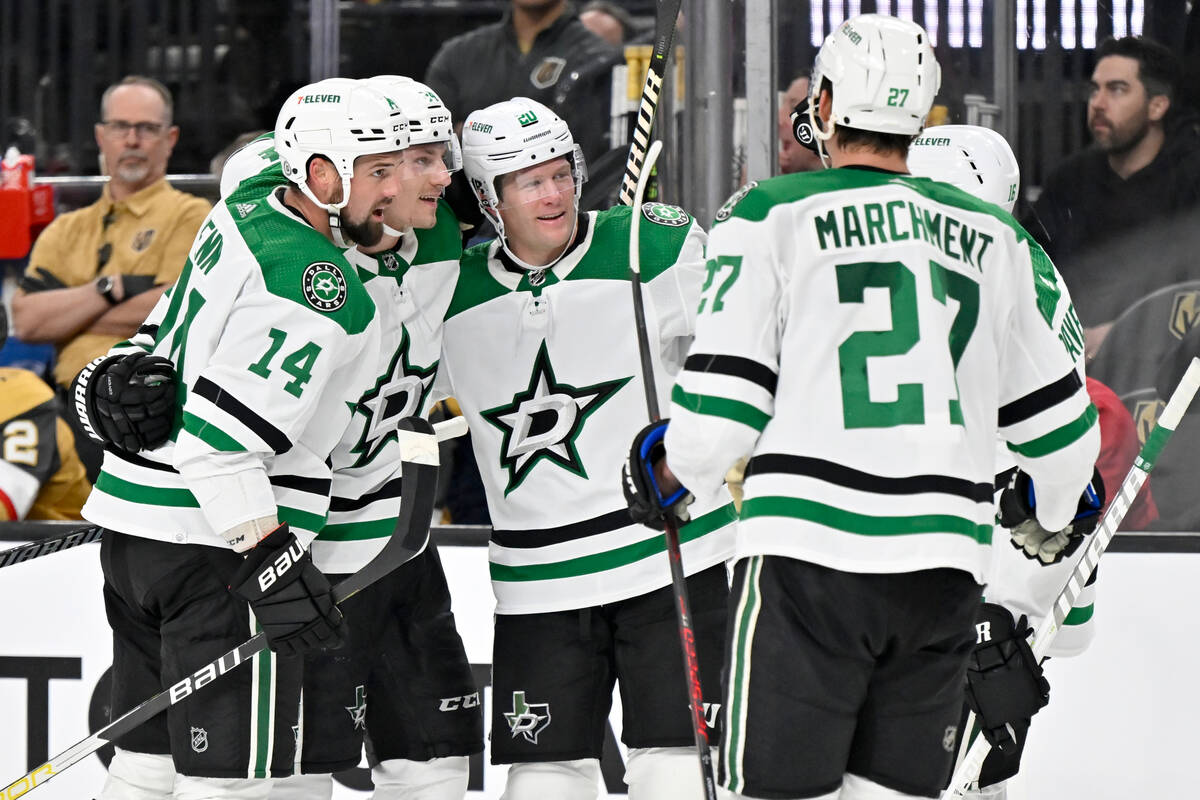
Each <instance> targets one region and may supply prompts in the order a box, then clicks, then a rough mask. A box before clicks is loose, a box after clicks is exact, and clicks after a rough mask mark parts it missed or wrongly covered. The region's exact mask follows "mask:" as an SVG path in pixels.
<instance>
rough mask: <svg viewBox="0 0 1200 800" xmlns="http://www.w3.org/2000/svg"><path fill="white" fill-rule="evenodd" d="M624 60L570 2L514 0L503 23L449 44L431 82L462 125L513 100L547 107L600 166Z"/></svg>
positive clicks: (431, 71)
mask: <svg viewBox="0 0 1200 800" xmlns="http://www.w3.org/2000/svg"><path fill="white" fill-rule="evenodd" d="M621 59H622V54H621V50H620V49H619V48H617V47H614V46H612V45H610V44H609V43H607V42H605V41H604V40H603V39H601V38H600V37H599V36H596V35H595V34H594V33H592V32H591V31H589V30H588V29H587V28H585V27H584V25H583V23H582V22H580V21H579V12H578V9H576V8H575V6H574V5H573V4H572V3H569V2H567V0H512V2H511V5H510V6H509V8H508V10H506V11H505V12H504V16H503V18H501V20H500V21H499V22H496V23H493V24H491V25H485V26H483V27H482V28H476V29H475V30H473V31H468V32H467V33H464V34H462V35H461V36H455V37H454V38H453V39H450V40H448V41H447V42H446V43H445V44H443V45H442V47H441V49H440V50H438V52H437V54H436V55H434V57H433V61H431V62H430V64H429V68H428V70H427V71H426V73H425V83H427V84H429V86H430V88H432V89H433V90H434V91H435V92H437V93H438V94H439V95H441V98H442V100H443V101H444V102H445V104H446V106H447V107H449V109H450V111H451V113H452V114H454V118H455V119H460V120H461V119H466V117H467V115H468V114H470V113H471V112H472V111H476V110H478V109H481V108H484V107H486V106H489V105H492V104H493V103H496V102H499V101H501V100H507V99H508V98H510V97H528V98H531V99H533V100H537V101H538V102H540V103H545V104H546V105H548V106H550V107H551V108H553V109H554V110H555V111H556V112H558V114H560V115H561V116H562V117H563V119H565V120H566V121H567V124H568V125H570V127H571V130H573V131H577V132H578V138H577V141H578V143H579V146H580V147H581V148H582V149H583V154H584V157H585V158H586V159H587V160H588V161H589V162H594V161H596V160H597V159H599V157H600V156H601V155H603V154H604V152H605V151H606V150H608V149H609V147H610V144H609V141H608V130H609V96H610V88H609V87H610V85H611V80H610V75H611V73H612V66H613V65H614V64H616V63H619V62H620V60H621Z"/></svg>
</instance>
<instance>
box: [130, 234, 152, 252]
mask: <svg viewBox="0 0 1200 800" xmlns="http://www.w3.org/2000/svg"><path fill="white" fill-rule="evenodd" d="M153 239H154V229H153V228H150V229H148V230H144V231H138V232H137V233H135V234H134V235H133V241H131V242H130V243H129V246H130V247H132V248H133V252H135V253H140V252H142V251H143V250H145V249H146V248H147V247H149V246H150V242H151V241H153Z"/></svg>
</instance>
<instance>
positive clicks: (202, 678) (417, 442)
mask: <svg viewBox="0 0 1200 800" xmlns="http://www.w3.org/2000/svg"><path fill="white" fill-rule="evenodd" d="M457 419H461V417H460V418H457ZM406 423H407V425H406ZM440 424H442V425H445V427H443V428H440V429H438V428H435V427H434V426H431V425H430V424H429V423H428V422H426V421H425V420H424V419H421V418H419V417H413V418H409V419H406V420H403V421H402V422H401V425H402V426H405V427H407V429H408V430H409V431H411V433H409V434H408V435H405V434H404V433H403V432H402V433H401V439H400V450H401V454H402V455H401V460H402V461H403V462H404V471H403V480H402V481H401V483H400V516H399V517H398V518H397V519H396V527H395V529H394V530H393V532H392V536H391V538H390V539H389V540H388V542H387V544H386V545H384V547H383V550H381V551H380V552H379V554H378V555H376V556H375V558H373V559H371V561H370V562H368V563H367V564H366V566H364V567H363V568H362V569H360V570H359V571H358V572H356V573H354V574H353V575H351V576H350V577H348V578H346V579H345V580H344V581H342V582H341V583H339V584H338V585H337V586H335V587H334V588H333V597H334V600H335V601H336V602H338V603H341V602H343V601H345V600H346V599H348V598H350V597H352V596H353V595H355V594H357V593H359V592H360V591H362V590H363V589H365V588H366V587H368V586H370V585H371V584H372V583H375V582H376V581H378V580H379V579H380V578H382V577H384V576H385V575H387V574H388V573H390V572H392V571H393V570H395V569H396V568H398V567H400V566H401V565H402V564H404V563H406V562H408V561H410V560H411V559H413V558H415V557H416V556H417V555H418V554H419V553H420V551H421V549H422V548H423V547H424V545H425V540H426V538H427V537H428V535H429V524H430V520H431V519H432V516H433V502H434V495H435V491H436V489H437V477H438V447H437V441H438V439H439V438H442V437H441V436H440V434H441V432H442V431H445V432H446V433H447V434H450V435H461V434H462V433H463V432H465V430H466V424H465V422H463V423H458V422H455V421H454V420H448V421H447V423H440ZM446 438H448V437H446ZM266 647H267V638H266V636H265V635H264V634H262V633H258V634H256V635H254V636H253V637H251V638H250V639H249V640H247V641H246V642H244V643H242V644H241V645H239V646H237V647H235V648H234V649H233V650H230V651H229V652H228V653H226V654H225V655H223V656H221V657H220V658H218V659H216V660H215V661H212V662H210V663H208V664H205V665H204V666H203V667H201V668H200V669H198V670H196V671H195V672H193V673H192V674H191V675H188V676H186V677H184V678H181V679H180V680H178V681H176V682H175V683H174V684H172V685H171V686H170V687H169V688H167V689H164V690H163V691H161V692H159V693H158V694H156V695H154V696H153V697H151V698H150V699H148V700H146V701H145V702H143V703H142V704H141V705H138V706H136V707H135V708H133V709H132V710H130V711H128V712H126V713H125V714H123V715H122V716H121V717H119V718H118V719H115V720H113V721H112V722H110V723H109V724H108V725H105V726H104V727H103V728H101V729H100V730H98V731H96V732H95V733H93V734H92V735H91V736H89V737H87V738H86V739H83V740H82V741H80V742H77V743H75V744H74V745H73V746H72V747H70V748H68V749H67V750H65V751H63V752H62V753H59V754H58V755H56V756H54V757H53V758H51V759H50V760H49V761H47V762H46V763H44V764H42V765H41V766H39V767H36V768H35V769H34V770H32V771H31V772H28V773H26V774H25V775H24V776H22V777H20V778H18V779H17V780H15V781H13V782H12V783H10V784H9V785H8V786H6V787H5V788H4V789H0V798H8V797H20V796H22V795H24V794H25V793H26V792H29V791H32V790H33V789H36V788H37V787H39V786H41V785H43V784H44V783H46V782H47V781H48V780H50V779H51V778H53V777H54V776H55V775H57V774H58V773H60V772H62V771H63V770H65V769H66V768H67V767H70V766H71V765H72V764H75V763H77V762H79V761H81V760H83V759H84V758H86V757H87V756H89V755H91V754H92V753H94V752H96V751H97V750H99V749H100V748H101V747H103V746H104V745H106V744H109V743H111V742H113V741H115V740H116V739H118V738H120V737H121V736H123V735H125V734H126V733H128V732H129V731H131V730H133V729H134V728H136V727H137V726H139V725H141V724H142V723H143V722H145V721H146V720H148V719H150V718H151V717H153V716H155V715H157V714H159V713H161V712H163V711H166V710H167V709H168V708H170V707H171V706H173V705H175V704H176V703H180V702H182V701H184V700H186V699H187V698H188V697H190V696H191V695H192V694H193V693H194V692H196V691H198V690H199V689H202V688H203V687H204V686H205V685H207V684H208V683H211V682H212V681H214V680H216V679H217V678H219V677H220V676H222V675H224V674H225V673H227V672H229V671H230V670H232V669H235V668H236V667H238V666H239V665H241V664H242V663H244V662H246V661H249V660H250V659H251V658H252V657H253V656H254V654H255V653H258V652H260V651H262V650H265V649H266Z"/></svg>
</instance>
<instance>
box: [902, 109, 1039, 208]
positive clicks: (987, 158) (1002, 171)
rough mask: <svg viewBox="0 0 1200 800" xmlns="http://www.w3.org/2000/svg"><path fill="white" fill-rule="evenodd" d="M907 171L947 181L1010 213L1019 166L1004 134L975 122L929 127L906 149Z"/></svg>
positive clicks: (1015, 196)
mask: <svg viewBox="0 0 1200 800" xmlns="http://www.w3.org/2000/svg"><path fill="white" fill-rule="evenodd" d="M908 171H909V172H911V173H912V174H913V175H916V176H919V177H922V178H933V179H934V180H935V181H942V182H943V183H949V184H951V185H952V186H957V187H958V188H960V189H962V190H963V191H965V192H967V193H969V194H972V195H974V196H976V197H978V198H979V199H980V200H986V201H987V202H989V203H995V204H996V205H998V206H1000V207H1001V208H1003V209H1004V210H1005V211H1008V212H1009V213H1012V210H1013V204H1014V203H1016V201H1017V191H1018V189H1019V188H1020V185H1021V168H1020V167H1019V166H1018V165H1017V157H1016V156H1014V155H1013V151H1012V148H1011V147H1009V146H1008V142H1007V141H1005V139H1004V137H1003V136H1001V135H1000V134H998V133H996V132H995V131H994V130H992V129H991V128H984V127H982V126H979V125H938V126H937V127H935V128H929V129H928V130H926V131H925V132H924V133H922V134H921V135H920V136H919V137H917V139H916V140H915V141H914V142H913V143H912V147H911V148H909V151H908Z"/></svg>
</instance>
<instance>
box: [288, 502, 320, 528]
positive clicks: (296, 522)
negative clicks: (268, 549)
mask: <svg viewBox="0 0 1200 800" xmlns="http://www.w3.org/2000/svg"><path fill="white" fill-rule="evenodd" d="M278 511H279V521H280V522H286V523H287V524H288V525H291V526H292V527H293V528H303V529H304V530H306V531H312V532H313V533H316V532H317V531H319V530H321V528H323V527H324V526H325V516H324V515H323V514H314V513H312V512H311V511H302V510H300V509H299V508H288V507H287V506H279V508H278Z"/></svg>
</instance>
